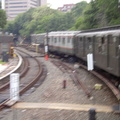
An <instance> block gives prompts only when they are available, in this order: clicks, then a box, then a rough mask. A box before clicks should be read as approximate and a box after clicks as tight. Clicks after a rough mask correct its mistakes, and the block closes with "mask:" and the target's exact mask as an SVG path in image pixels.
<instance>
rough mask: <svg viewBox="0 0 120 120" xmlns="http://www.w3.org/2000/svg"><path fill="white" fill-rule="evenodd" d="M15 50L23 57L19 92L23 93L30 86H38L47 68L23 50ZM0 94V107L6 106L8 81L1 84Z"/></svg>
mask: <svg viewBox="0 0 120 120" xmlns="http://www.w3.org/2000/svg"><path fill="white" fill-rule="evenodd" d="M17 51H19V54H21V56H22V57H23V59H24V66H25V67H22V70H21V73H20V78H21V80H20V92H19V94H20V95H23V94H24V93H25V92H26V91H27V90H29V89H30V88H31V87H33V86H35V87H38V86H39V85H40V84H41V83H42V82H43V80H44V79H45V77H46V74H47V70H46V67H45V66H44V65H43V64H42V63H41V62H40V61H39V60H38V59H36V58H34V57H32V56H31V55H30V54H28V53H25V52H24V51H21V50H19V49H17ZM33 61H34V62H33ZM33 63H34V64H33ZM33 71H36V72H33ZM26 78H27V79H26ZM0 96H1V103H0V109H2V108H4V107H5V106H6V103H8V101H9V100H10V99H9V96H10V95H9V82H7V83H6V84H4V85H3V86H1V89H0Z"/></svg>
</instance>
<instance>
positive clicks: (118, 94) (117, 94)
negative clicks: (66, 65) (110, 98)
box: [79, 63, 120, 100]
mask: <svg viewBox="0 0 120 120" xmlns="http://www.w3.org/2000/svg"><path fill="white" fill-rule="evenodd" d="M79 65H80V67H82V68H84V69H85V70H87V67H86V66H85V65H83V64H80V63H79ZM90 73H92V74H93V75H95V76H96V77H97V78H99V79H100V80H102V81H103V82H104V83H105V84H106V85H107V86H108V87H109V88H110V90H111V91H112V92H113V94H114V95H115V97H116V98H117V99H118V100H120V90H119V89H118V88H116V87H115V85H114V84H113V83H112V82H111V81H110V80H109V79H108V78H106V77H105V76H103V75H101V74H100V73H98V72H96V71H94V70H93V71H90Z"/></svg>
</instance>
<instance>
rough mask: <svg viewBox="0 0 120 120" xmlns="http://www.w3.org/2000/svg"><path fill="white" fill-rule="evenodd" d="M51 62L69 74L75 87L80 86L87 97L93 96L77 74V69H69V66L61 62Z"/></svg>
mask: <svg viewBox="0 0 120 120" xmlns="http://www.w3.org/2000/svg"><path fill="white" fill-rule="evenodd" d="M51 62H52V63H53V64H54V65H56V66H57V67H58V68H59V69H60V70H61V71H62V72H63V73H68V74H69V75H70V77H71V78H72V80H73V82H74V83H75V85H76V86H78V88H82V89H83V91H84V93H85V95H87V97H90V96H91V94H90V91H89V90H88V89H87V87H86V86H85V84H84V83H83V82H82V81H81V80H80V79H79V77H78V74H77V73H78V72H77V71H76V70H75V69H73V68H71V67H69V66H68V65H66V64H65V63H63V62H61V61H55V60H52V61H51Z"/></svg>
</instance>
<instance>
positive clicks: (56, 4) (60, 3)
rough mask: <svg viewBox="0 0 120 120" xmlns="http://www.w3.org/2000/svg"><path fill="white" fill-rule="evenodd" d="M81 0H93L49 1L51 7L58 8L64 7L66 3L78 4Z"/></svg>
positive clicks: (87, 0)
mask: <svg viewBox="0 0 120 120" xmlns="http://www.w3.org/2000/svg"><path fill="white" fill-rule="evenodd" d="M81 1H86V2H88V3H89V2H90V1H91V0H47V3H48V4H49V6H50V7H51V8H53V9H57V8H58V7H63V5H64V4H72V3H73V4H76V3H78V2H81Z"/></svg>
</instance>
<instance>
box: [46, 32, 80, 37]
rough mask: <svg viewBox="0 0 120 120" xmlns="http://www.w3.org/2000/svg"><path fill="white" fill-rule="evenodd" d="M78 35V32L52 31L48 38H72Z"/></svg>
mask: <svg viewBox="0 0 120 120" xmlns="http://www.w3.org/2000/svg"><path fill="white" fill-rule="evenodd" d="M78 33H80V31H53V32H49V33H48V36H74V35H76V34H78Z"/></svg>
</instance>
